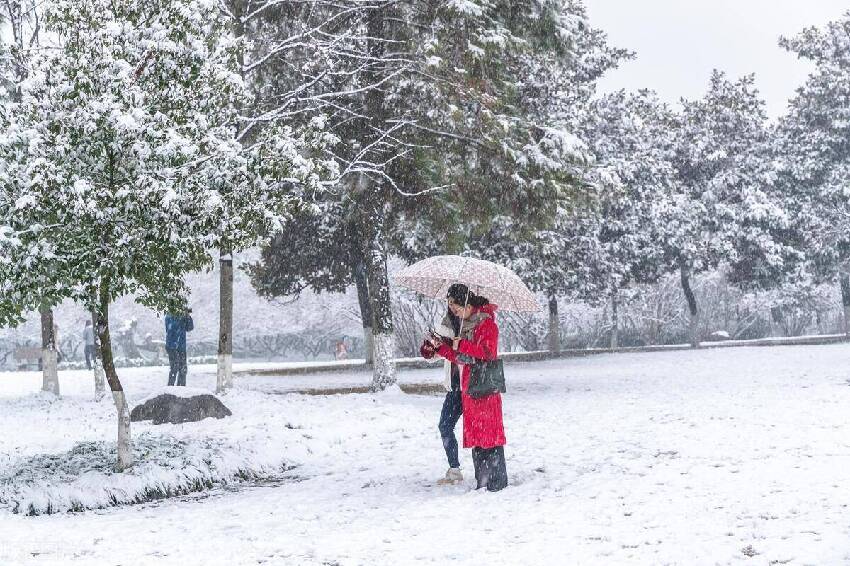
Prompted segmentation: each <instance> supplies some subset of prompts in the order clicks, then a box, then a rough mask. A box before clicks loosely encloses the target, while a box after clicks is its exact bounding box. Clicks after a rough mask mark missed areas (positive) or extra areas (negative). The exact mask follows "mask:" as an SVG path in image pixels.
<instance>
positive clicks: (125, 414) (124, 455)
mask: <svg viewBox="0 0 850 566" xmlns="http://www.w3.org/2000/svg"><path fill="white" fill-rule="evenodd" d="M108 284H109V283H108V282H106V281H104V282H103V283H101V289H100V297H99V299H100V300H99V305H98V312H97V315H96V318H97V322H96V324H95V332H96V333H97V338H98V340H99V342H100V355H101V358H102V360H103V369H104V372H105V373H106V381H107V382H108V383H109V389H110V390H111V391H112V400H113V401H114V402H115V410H116V412H117V414H118V443H117V448H118V461H117V462H116V464H115V470H116V471H118V472H123V471H124V470H126V469H128V468H130V467H132V466H133V450H132V445H131V439H130V411H129V409H128V407H127V399H126V398H125V397H124V388H123V387H122V386H121V381H120V380H119V379H118V373H117V372H116V371H115V363H114V362H113V359H112V339H111V338H110V336H109V288H108Z"/></svg>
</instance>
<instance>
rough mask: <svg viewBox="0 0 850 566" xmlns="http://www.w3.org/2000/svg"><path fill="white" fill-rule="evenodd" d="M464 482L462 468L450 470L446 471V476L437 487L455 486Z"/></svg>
mask: <svg viewBox="0 0 850 566" xmlns="http://www.w3.org/2000/svg"><path fill="white" fill-rule="evenodd" d="M462 481H463V474H462V473H460V468H449V469H448V470H446V475H445V477H443V478H440V479H438V480H437V485H454V484H456V483H460V482H462Z"/></svg>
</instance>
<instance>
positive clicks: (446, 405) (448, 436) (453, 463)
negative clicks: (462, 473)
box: [437, 391, 463, 468]
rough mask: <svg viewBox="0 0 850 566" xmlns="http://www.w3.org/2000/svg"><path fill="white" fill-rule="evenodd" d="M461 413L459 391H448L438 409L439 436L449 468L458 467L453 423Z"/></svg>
mask: <svg viewBox="0 0 850 566" xmlns="http://www.w3.org/2000/svg"><path fill="white" fill-rule="evenodd" d="M462 414H463V405H462V404H461V402H460V391H449V392H448V393H446V398H445V400H444V401H443V410H442V411H440V424H439V425H438V426H437V428H439V429H440V436H441V437H442V439H443V448H445V449H446V458H447V459H448V460H449V467H450V468H460V461H459V460H458V457H457V438H455V425H456V424H457V421H458V419H460V416H461V415H462Z"/></svg>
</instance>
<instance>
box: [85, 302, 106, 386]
mask: <svg viewBox="0 0 850 566" xmlns="http://www.w3.org/2000/svg"><path fill="white" fill-rule="evenodd" d="M91 323H92V332H93V333H94V353H93V355H92V357H93V358H94V359H93V360H92V368H93V370H94V398H95V401H100V400H101V399H103V396H104V395H106V372H105V371H104V370H103V362H101V358H100V337H99V336H98V335H97V332H96V331H95V330H94V329H96V328H97V313H95V312H93V313H92V315H91ZM84 346H85V345H84Z"/></svg>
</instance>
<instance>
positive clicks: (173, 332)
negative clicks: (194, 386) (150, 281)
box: [165, 309, 195, 386]
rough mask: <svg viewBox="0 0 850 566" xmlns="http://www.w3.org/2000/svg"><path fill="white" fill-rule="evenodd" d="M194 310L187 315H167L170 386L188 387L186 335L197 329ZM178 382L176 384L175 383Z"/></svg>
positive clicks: (166, 339) (166, 333) (166, 328)
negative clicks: (193, 317) (193, 315)
mask: <svg viewBox="0 0 850 566" xmlns="http://www.w3.org/2000/svg"><path fill="white" fill-rule="evenodd" d="M191 313H192V310H191V309H189V311H188V312H187V313H186V314H185V315H175V314H171V313H167V314H166V315H165V351H166V352H167V353H168V366H169V369H168V385H175V384H176V385H182V386H185V385H186V372H187V371H188V368H187V367H186V333H187V332H191V331H192V330H193V329H194V328H195V323H194V322H193V321H192V316H191ZM175 380H176V383H175Z"/></svg>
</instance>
